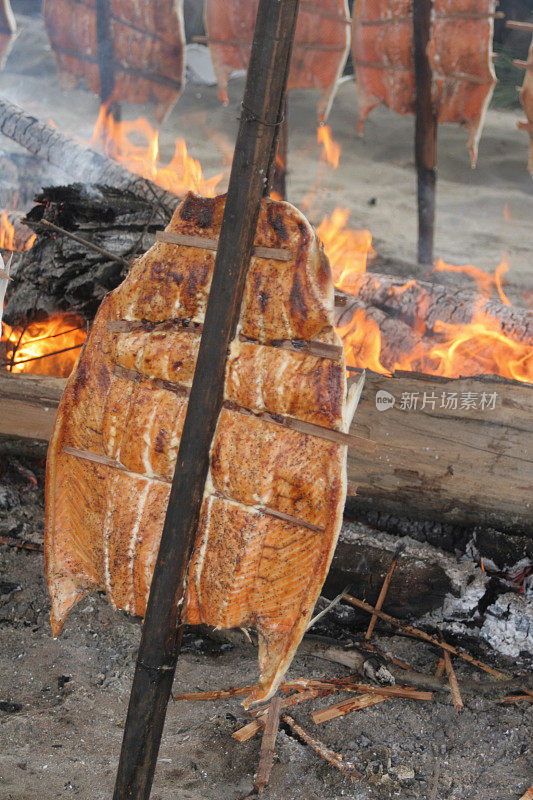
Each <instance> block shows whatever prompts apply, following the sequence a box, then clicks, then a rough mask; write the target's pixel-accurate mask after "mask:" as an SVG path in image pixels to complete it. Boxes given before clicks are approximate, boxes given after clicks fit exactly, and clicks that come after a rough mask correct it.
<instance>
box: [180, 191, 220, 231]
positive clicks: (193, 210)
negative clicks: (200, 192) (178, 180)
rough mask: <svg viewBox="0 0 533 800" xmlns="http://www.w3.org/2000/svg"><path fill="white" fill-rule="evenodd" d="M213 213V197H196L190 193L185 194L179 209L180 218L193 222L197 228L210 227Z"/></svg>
mask: <svg viewBox="0 0 533 800" xmlns="http://www.w3.org/2000/svg"><path fill="white" fill-rule="evenodd" d="M214 213H215V198H213V197H198V196H197V195H195V194H192V193H189V194H188V195H187V197H186V198H185V200H184V201H183V203H182V204H181V207H180V210H179V214H180V217H181V218H182V219H184V220H186V221H187V222H193V223H195V224H196V225H198V227H199V228H210V227H211V225H212V224H213V216H214Z"/></svg>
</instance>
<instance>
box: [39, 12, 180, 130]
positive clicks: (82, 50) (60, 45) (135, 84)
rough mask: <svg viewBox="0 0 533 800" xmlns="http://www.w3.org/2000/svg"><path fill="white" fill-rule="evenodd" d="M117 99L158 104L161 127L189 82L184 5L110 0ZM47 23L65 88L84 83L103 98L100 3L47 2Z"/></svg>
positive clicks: (157, 109)
mask: <svg viewBox="0 0 533 800" xmlns="http://www.w3.org/2000/svg"><path fill="white" fill-rule="evenodd" d="M109 2H110V33H111V38H112V43H113V55H114V74H115V81H114V83H115V86H114V91H113V100H114V101H117V102H121V101H127V102H129V103H136V104H140V105H144V104H146V103H153V104H154V115H155V117H156V119H157V120H158V122H162V121H163V120H164V118H165V116H166V115H167V114H168V112H169V111H170V109H171V108H172V106H173V104H174V103H175V102H176V100H177V99H178V97H179V96H180V94H181V91H182V88H183V83H184V78H185V59H184V49H185V28H184V22H183V0H151V2H142V3H139V2H136V1H135V0H109ZM43 15H44V24H45V27H46V32H47V34H48V38H49V40H50V45H51V47H52V51H53V53H54V56H55V59H56V63H57V67H58V70H59V77H60V82H61V86H62V88H63V89H73V88H74V87H75V86H76V85H77V84H78V83H79V82H80V80H82V78H84V79H85V80H86V81H87V83H88V85H89V88H90V89H91V91H93V92H94V93H95V94H100V71H99V67H98V45H97V38H96V1H95V0H84V2H83V3H82V2H79V0H44V6H43Z"/></svg>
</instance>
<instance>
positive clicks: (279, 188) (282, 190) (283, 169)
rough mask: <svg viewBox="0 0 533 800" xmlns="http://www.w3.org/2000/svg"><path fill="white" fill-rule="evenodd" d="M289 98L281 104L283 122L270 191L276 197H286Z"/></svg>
mask: <svg viewBox="0 0 533 800" xmlns="http://www.w3.org/2000/svg"><path fill="white" fill-rule="evenodd" d="M288 113H289V98H288V97H287V96H285V102H284V104H283V122H282V123H281V125H280V126H279V134H278V148H277V152H276V158H275V161H274V176H273V178H272V191H273V192H276V196H277V199H278V200H279V199H281V200H286V199H287V159H288V157H289V117H288Z"/></svg>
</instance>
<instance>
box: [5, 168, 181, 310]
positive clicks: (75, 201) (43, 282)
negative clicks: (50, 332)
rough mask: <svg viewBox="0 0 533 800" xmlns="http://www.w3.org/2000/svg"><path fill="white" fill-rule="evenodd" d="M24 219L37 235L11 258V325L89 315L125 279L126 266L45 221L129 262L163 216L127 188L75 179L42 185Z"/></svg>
mask: <svg viewBox="0 0 533 800" xmlns="http://www.w3.org/2000/svg"><path fill="white" fill-rule="evenodd" d="M36 199H37V202H38V205H37V206H35V207H34V208H33V209H32V210H31V211H30V213H29V214H28V215H27V217H26V224H27V225H29V226H30V227H31V228H32V229H33V230H34V231H36V232H37V234H38V236H37V240H36V242H35V244H34V246H33V248H32V249H31V251H29V252H26V253H16V254H15V255H14V258H13V263H12V272H11V274H12V277H13V281H12V283H11V284H10V287H9V294H8V297H7V305H6V308H5V312H4V319H5V321H6V322H8V323H10V324H15V323H19V322H21V321H22V320H31V319H35V318H39V317H42V316H47V315H49V314H51V313H54V312H56V311H58V310H65V311H73V312H76V313H78V314H80V315H81V316H82V317H84V318H85V319H87V320H92V318H93V317H94V315H95V313H96V311H97V309H98V306H99V304H100V302H101V300H102V298H103V296H104V295H105V294H106V293H107V292H109V291H111V290H112V289H114V288H115V287H116V286H118V284H119V283H120V282H121V281H122V280H123V278H124V276H125V274H126V272H127V267H126V266H124V265H123V264H121V263H118V262H117V261H115V260H111V259H109V258H106V257H105V256H103V255H102V254H101V253H97V252H93V251H91V250H88V249H87V247H84V246H83V245H82V244H79V243H78V242H75V241H73V240H72V239H70V238H68V237H66V236H61V235H59V234H57V233H56V232H54V231H51V230H48V229H45V228H44V226H43V225H41V224H40V222H41V221H42V220H46V221H49V222H52V223H54V224H56V225H58V226H59V227H61V228H64V229H65V230H67V231H71V232H73V233H75V234H76V235H78V236H80V237H82V238H84V239H87V240H89V241H91V242H93V243H94V244H95V245H97V246H99V247H100V248H103V249H104V250H107V251H109V252H110V253H113V254H116V256H117V257H119V258H123V259H125V260H126V262H127V261H128V260H131V259H133V258H135V257H136V256H137V255H139V254H140V253H143V252H145V251H146V249H147V248H148V247H149V246H150V245H151V244H153V242H154V240H155V231H156V230H157V229H159V228H160V227H162V225H164V224H165V222H166V221H167V219H168V217H167V214H166V212H164V211H162V210H161V209H159V210H157V209H154V206H153V204H152V203H151V202H150V201H149V200H147V199H143V198H142V197H140V196H139V195H138V194H134V193H132V192H129V191H124V190H117V189H113V188H110V187H103V186H94V185H86V186H81V185H80V184H73V185H71V186H66V187H65V186H58V187H53V188H48V189H45V190H44V191H43V192H42V193H41V194H40V195H38V196H37V198H36Z"/></svg>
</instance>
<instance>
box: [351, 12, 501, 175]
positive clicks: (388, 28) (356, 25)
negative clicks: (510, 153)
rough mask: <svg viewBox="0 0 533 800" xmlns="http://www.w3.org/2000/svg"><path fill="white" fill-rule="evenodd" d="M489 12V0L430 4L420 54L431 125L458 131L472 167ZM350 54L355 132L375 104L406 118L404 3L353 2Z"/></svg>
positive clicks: (408, 30)
mask: <svg viewBox="0 0 533 800" xmlns="http://www.w3.org/2000/svg"><path fill="white" fill-rule="evenodd" d="M494 10H495V2H494V0H433V15H432V25H431V33H430V43H429V48H428V57H429V61H430V65H431V69H432V72H433V89H432V95H433V103H434V107H435V109H436V111H437V116H438V120H439V122H453V123H459V124H463V123H464V124H465V125H466V127H467V129H468V148H469V151H470V157H471V162H472V165H473V166H474V165H475V162H476V158H477V148H478V142H479V137H480V134H481V130H482V127H483V121H484V117H485V113H486V110H487V107H488V105H489V103H490V99H491V97H492V93H493V89H494V84H495V82H496V76H495V72H494V66H493V63H492V34H493V27H494V19H493V15H494ZM458 17H459V18H458ZM352 56H353V60H354V64H355V71H356V81H357V90H358V108H359V123H358V124H359V132H360V133H361V132H362V128H363V123H364V120H365V119H366V117H367V116H368V114H369V113H370V112H371V111H372V110H373V109H374V108H376V107H377V106H379V105H380V104H382V103H383V104H385V105H387V106H388V107H389V108H391V109H392V110H393V111H396V112H397V113H399V114H408V113H414V106H415V85H414V42H413V20H412V3H411V0H359V2H357V3H356V4H355V7H354V14H353V24H352Z"/></svg>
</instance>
